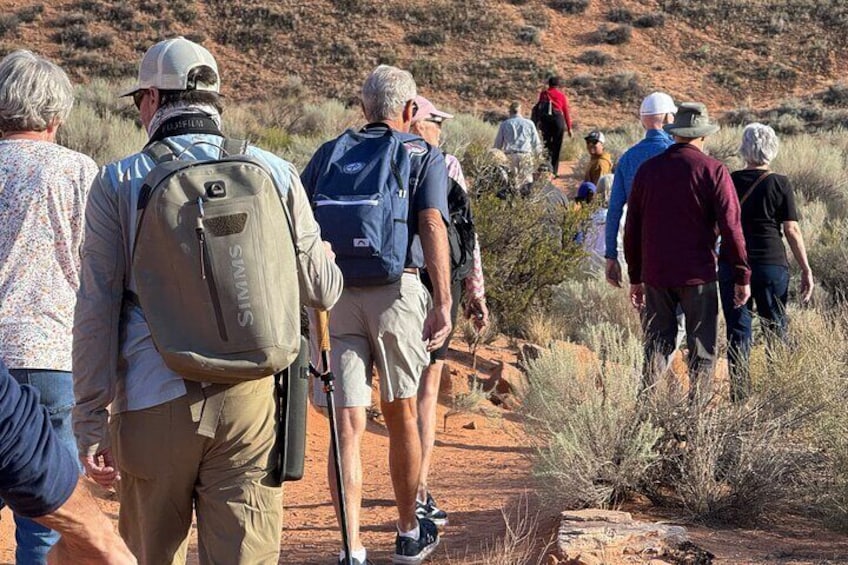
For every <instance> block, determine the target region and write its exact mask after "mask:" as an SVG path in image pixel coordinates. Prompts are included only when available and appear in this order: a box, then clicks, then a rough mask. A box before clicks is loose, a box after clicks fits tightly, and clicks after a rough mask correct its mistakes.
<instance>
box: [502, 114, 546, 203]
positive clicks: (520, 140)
mask: <svg viewBox="0 0 848 565" xmlns="http://www.w3.org/2000/svg"><path fill="white" fill-rule="evenodd" d="M494 147H495V149H500V150H501V151H503V152H504V153H505V154H506V156H507V157H509V160H510V165H511V168H512V177H513V178H514V179H516V180H515V182H516V184H517V185H518V186H521V185H523V184H525V183H528V182H533V167H534V166H535V163H536V157H537V156H538V155H539V153H540V152H541V151H542V142H541V140H540V139H539V132H538V131H537V130H536V124H534V123H533V122H532V121H530V120H528V119H527V118H525V117H523V116H522V115H521V103H520V102H512V103H511V104H510V105H509V118H507V119H506V120H504V121H503V122H501V125H500V126H499V127H498V134H497V135H496V136H495V144H494Z"/></svg>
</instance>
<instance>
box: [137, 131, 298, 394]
mask: <svg viewBox="0 0 848 565" xmlns="http://www.w3.org/2000/svg"><path fill="white" fill-rule="evenodd" d="M224 147H225V148H226V149H227V151H226V153H227V154H228V155H229V156H227V157H223V156H219V158H217V159H214V158H212V159H208V160H202V161H200V160H182V159H175V158H174V157H173V153H172V151H171V148H170V146H168V145H167V144H166V143H164V142H158V141H157V142H154V143H153V144H152V145H150V146H149V147H148V148H147V150H146V151H147V153H148V155H150V156H151V157H153V158H154V160H155V161H156V163H157V164H156V166H155V167H154V168H153V170H152V171H150V173H148V175H147V177H145V179H144V186H143V188H142V191H141V194H140V195H139V204H138V208H139V220H138V227H137V230H136V239H135V243H134V245H133V257H132V276H133V279H134V281H135V286H136V288H137V291H138V295H137V296H133V295H130V296H129V297H128V298H129V300H130V301H131V302H134V303H136V304H138V305H139V306H141V308H142V310H143V311H144V316H145V318H146V320H147V323H148V325H149V326H150V332H151V335H152V336H153V341H154V343H155V344H156V349H157V350H158V351H159V353H160V354H161V355H162V358H163V359H164V360H165V363H166V364H167V365H168V367H169V368H170V369H171V370H173V371H175V372H176V373H179V374H180V375H181V376H182V377H185V378H187V379H190V380H198V381H208V382H216V383H223V384H235V383H238V382H242V381H245V380H250V379H256V378H261V377H264V376H268V375H271V374H274V373H277V372H279V371H281V370H283V369H285V368H286V367H288V366H289V365H290V364H291V362H292V361H293V360H294V359H295V357H296V356H297V353H298V350H299V348H300V299H299V298H300V297H299V290H298V288H299V286H298V280H297V269H296V264H295V247H294V236H293V233H292V231H291V223H290V218H289V214H288V210H287V209H286V206H285V204H284V202H283V199H282V197H281V194H280V191H279V190H278V188H277V186H276V184H275V182H274V177H273V176H272V174H271V173H270V172H269V171H268V170H267V169H266V168H265V166H264V165H263V164H262V163H261V162H260V161H258V160H256V159H254V158H252V157H249V156H247V155H243V154H242V153H243V149H244V147H245V144H244V143H243V142H237V141H235V140H226V141H225V142H224ZM223 149H224V148H222V155H223V153H224V151H223Z"/></svg>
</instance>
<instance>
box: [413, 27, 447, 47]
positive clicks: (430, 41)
mask: <svg viewBox="0 0 848 565" xmlns="http://www.w3.org/2000/svg"><path fill="white" fill-rule="evenodd" d="M406 42H407V43H409V44H411V45H418V46H419V47H431V46H433V45H440V44H442V43H444V42H445V34H444V32H443V31H442V30H440V29H422V30H421V31H417V32H415V33H410V34H409V35H407V36H406Z"/></svg>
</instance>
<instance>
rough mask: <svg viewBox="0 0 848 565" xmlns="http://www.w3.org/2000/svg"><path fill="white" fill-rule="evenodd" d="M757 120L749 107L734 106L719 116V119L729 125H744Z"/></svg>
mask: <svg viewBox="0 0 848 565" xmlns="http://www.w3.org/2000/svg"><path fill="white" fill-rule="evenodd" d="M758 120H759V118H758V117H757V114H756V112H754V111H753V110H751V109H749V108H734V109H732V110H727V111H726V112H725V113H724V114H722V116H721V121H722V122H723V123H725V124H726V125H729V126H746V125H748V124H750V123H752V122H756V121H758Z"/></svg>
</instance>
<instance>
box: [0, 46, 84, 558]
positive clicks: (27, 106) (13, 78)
mask: <svg viewBox="0 0 848 565" xmlns="http://www.w3.org/2000/svg"><path fill="white" fill-rule="evenodd" d="M73 102H74V93H73V88H72V86H71V83H70V81H69V80H68V77H67V75H66V74H65V72H64V71H63V70H62V69H61V68H59V67H58V66H56V65H55V64H53V63H51V62H50V61H48V60H46V59H43V58H41V57H39V56H37V55H34V54H33V53H30V52H29V51H24V50H20V51H15V52H13V53H10V54H9V55H7V56H6V57H5V58H4V59H3V60H2V61H0V132H2V135H0V359H2V360H3V361H4V362H5V364H6V365H7V366H8V367H9V368H10V369H11V370H10V372H11V374H12V376H13V377H14V378H15V379H16V380H17V381H18V382H20V383H22V384H28V385H31V386H33V387H34V388H36V389H38V391H39V392H40V398H41V404H42V405H44V406H45V407H46V408H47V411H48V413H49V415H50V423H51V425H52V426H53V429H54V430H55V432H56V434H57V436H58V437H59V438H60V440H61V442H62V444H63V445H65V446H66V447H67V449H68V450H70V452H71V454H72V455H73V456H74V459H77V449H76V441H75V440H74V434H73V430H72V429H71V408H72V407H73V405H74V383H73V378H72V376H71V341H72V338H71V328H72V327H73V320H74V305H75V303H76V292H77V289H78V287H79V268H80V255H79V249H80V245H81V243H82V234H83V211H84V209H85V203H86V196H87V194H88V190H89V187H90V186H91V183H92V181H93V180H94V177H95V175H96V174H97V165H95V163H94V161H92V160H91V159H90V158H89V157H86V156H85V155H82V154H80V153H77V152H75V151H71V150H70V149H67V148H65V147H62V146H60V145H58V144H56V132H57V130H58V129H59V126H60V125H61V124H62V122H63V121H64V120H65V119H66V118H67V116H68V114H69V112H70V110H71V106H73ZM15 524H16V526H17V531H16V534H15V538H16V541H17V549H16V555H15V559H16V562H17V563H26V564H39V563H46V562H47V552H48V551H49V550H50V548H51V547H52V546H53V545H54V544H55V543H56V542H57V541H58V539H59V534H58V533H56V532H54V531H52V530H50V529H49V528H46V527H44V526H41V525H40V524H37V523H35V522H33V521H31V520H28V519H26V518H23V517H20V516H15Z"/></svg>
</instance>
